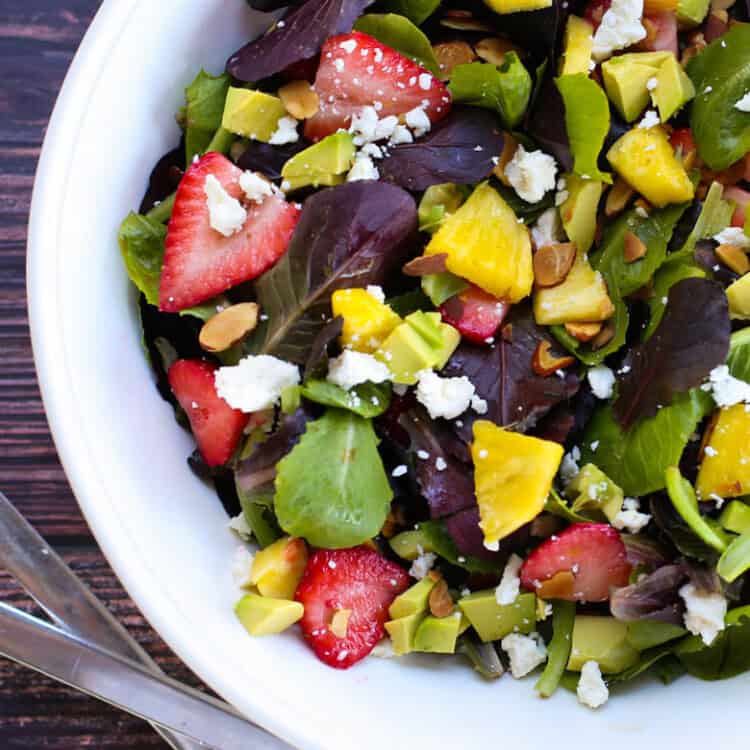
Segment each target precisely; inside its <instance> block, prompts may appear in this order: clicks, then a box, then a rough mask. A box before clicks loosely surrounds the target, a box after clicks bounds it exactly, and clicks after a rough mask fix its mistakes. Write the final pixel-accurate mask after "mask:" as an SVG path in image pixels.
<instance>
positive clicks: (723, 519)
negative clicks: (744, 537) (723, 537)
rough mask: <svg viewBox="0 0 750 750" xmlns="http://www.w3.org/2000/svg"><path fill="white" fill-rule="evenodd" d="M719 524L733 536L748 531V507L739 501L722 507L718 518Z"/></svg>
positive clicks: (749, 516) (749, 526) (749, 524)
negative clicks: (732, 533)
mask: <svg viewBox="0 0 750 750" xmlns="http://www.w3.org/2000/svg"><path fill="white" fill-rule="evenodd" d="M719 523H720V524H721V525H722V526H723V527H724V528H725V529H726V530H727V531H732V532H734V533H735V534H744V533H745V532H746V531H750V507H749V506H747V505H745V503H743V502H742V501H741V500H732V502H731V503H729V504H727V505H726V506H725V507H724V510H722V511H721V515H720V516H719Z"/></svg>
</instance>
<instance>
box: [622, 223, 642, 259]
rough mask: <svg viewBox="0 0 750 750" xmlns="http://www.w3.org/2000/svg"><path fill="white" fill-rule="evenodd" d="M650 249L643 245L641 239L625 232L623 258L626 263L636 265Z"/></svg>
mask: <svg viewBox="0 0 750 750" xmlns="http://www.w3.org/2000/svg"><path fill="white" fill-rule="evenodd" d="M647 250H648V248H647V247H646V246H645V245H644V244H643V242H642V240H641V238H640V237H639V236H638V235H637V234H634V233H633V232H630V231H628V232H625V243H624V245H623V251H622V253H623V257H624V258H625V262H626V263H635V261H637V260H640V259H641V258H642V257H643V256H644V255H645V254H646V251H647Z"/></svg>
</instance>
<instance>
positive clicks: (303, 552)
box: [250, 536, 307, 599]
mask: <svg viewBox="0 0 750 750" xmlns="http://www.w3.org/2000/svg"><path fill="white" fill-rule="evenodd" d="M305 565H307V545H306V544H305V542H304V541H303V540H302V539H294V538H293V537H289V536H285V537H284V538H283V539H279V540H278V541H276V542H274V543H273V544H270V545H269V546H268V547H266V548H265V549H263V550H261V551H260V552H258V553H257V554H256V555H255V559H254V560H253V567H252V568H251V569H250V583H251V584H252V585H253V586H255V587H256V588H257V589H258V591H259V592H260V593H261V594H262V595H263V596H268V597H272V598H275V599H294V592H295V591H296V590H297V585H298V584H299V582H300V579H301V578H302V573H304V571H305Z"/></svg>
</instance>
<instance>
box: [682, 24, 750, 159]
mask: <svg viewBox="0 0 750 750" xmlns="http://www.w3.org/2000/svg"><path fill="white" fill-rule="evenodd" d="M687 72H688V75H689V76H690V79H691V80H692V81H693V84H694V85H695V90H696V92H697V93H696V97H695V99H694V101H693V104H692V110H691V114H690V127H691V129H692V131H693V138H695V142H696V144H697V146H698V153H699V155H700V157H701V158H702V159H703V161H705V162H706V163H707V164H708V166H709V167H711V168H712V169H716V170H720V169H726V168H727V167H728V166H729V165H730V164H733V163H734V162H736V161H737V160H738V159H741V158H742V157H743V156H744V155H745V154H746V153H747V152H748V151H750V113H748V112H741V111H740V110H739V109H737V108H736V107H735V106H734V105H735V104H736V102H738V101H739V100H740V99H741V98H742V97H743V96H744V95H745V94H746V93H747V92H748V91H750V25H747V24H737V25H736V26H733V27H732V28H730V29H729V31H727V33H726V34H724V35H723V36H721V37H719V39H716V40H715V41H714V42H712V43H711V44H709V45H708V47H706V48H705V49H704V50H703V52H701V53H700V54H699V55H696V56H695V57H694V58H693V59H692V60H691V61H690V62H689V64H688V66H687Z"/></svg>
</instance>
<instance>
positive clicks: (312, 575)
mask: <svg viewBox="0 0 750 750" xmlns="http://www.w3.org/2000/svg"><path fill="white" fill-rule="evenodd" d="M408 586H409V575H408V574H407V572H406V571H405V570H404V569H403V568H401V567H399V566H398V565H396V563H393V562H391V561H390V560H386V559H385V558H384V557H383V556H382V555H380V554H379V553H377V552H375V550H373V549H371V548H369V547H354V548H352V549H332V550H331V549H321V550H318V551H317V552H316V553H315V554H313V555H312V556H311V557H310V559H309V560H308V562H307V567H306V568H305V572H304V575H303V576H302V580H301V581H300V584H299V586H298V587H297V593H296V594H295V599H296V600H297V601H298V602H302V604H304V606H305V614H304V616H303V617H302V621H301V623H300V625H301V626H302V632H303V633H304V636H305V638H306V640H307V642H308V643H309V644H310V647H311V648H312V650H313V651H314V652H315V654H316V656H317V657H318V658H319V659H320V660H321V661H323V662H325V663H326V664H328V665H329V666H331V667H336V668H337V669H347V668H349V667H351V666H352V664H356V663H357V662H358V661H360V660H361V659H364V658H365V656H367V654H369V653H370V651H372V649H373V648H375V646H376V645H377V643H378V641H380V640H381V639H382V638H383V636H384V635H385V628H384V627H383V625H384V623H385V622H386V620H388V607H389V606H390V605H391V603H392V602H393V600H394V599H395V598H396V597H397V596H398V595H399V594H401V593H402V592H403V591H405V590H406V588H407V587H408ZM341 610H348V611H349V612H350V614H349V619H348V621H346V620H345V623H346V624H345V632H342V630H341V628H340V625H339V627H338V628H335V629H336V630H337V632H338V634H336V633H334V632H333V630H332V629H331V624H332V621H333V618H334V615H336V613H337V612H340V611H341Z"/></svg>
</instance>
